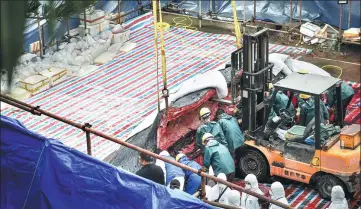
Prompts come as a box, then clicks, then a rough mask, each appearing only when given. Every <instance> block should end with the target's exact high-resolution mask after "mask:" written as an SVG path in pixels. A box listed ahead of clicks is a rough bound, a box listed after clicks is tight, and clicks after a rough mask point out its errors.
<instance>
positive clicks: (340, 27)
mask: <svg viewBox="0 0 361 209" xmlns="http://www.w3.org/2000/svg"><path fill="white" fill-rule="evenodd" d="M342 10H343V4H340V25H339V27H338V41H339V42H338V51H340V50H341V44H342V34H341V32H342V16H343V11H342Z"/></svg>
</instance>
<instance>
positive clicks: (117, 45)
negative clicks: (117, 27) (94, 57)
mask: <svg viewBox="0 0 361 209" xmlns="http://www.w3.org/2000/svg"><path fill="white" fill-rule="evenodd" d="M122 46H123V44H122V43H115V44H113V45H111V46H110V47H109V48H108V50H107V51H108V52H112V53H115V54H117V53H119V49H120V47H122Z"/></svg>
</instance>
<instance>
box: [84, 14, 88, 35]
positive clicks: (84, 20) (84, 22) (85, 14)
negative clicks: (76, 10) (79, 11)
mask: <svg viewBox="0 0 361 209" xmlns="http://www.w3.org/2000/svg"><path fill="white" fill-rule="evenodd" d="M84 30H85V36H86V35H87V34H88V33H87V29H86V9H85V8H84Z"/></svg>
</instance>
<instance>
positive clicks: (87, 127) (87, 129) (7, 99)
mask: <svg viewBox="0 0 361 209" xmlns="http://www.w3.org/2000/svg"><path fill="white" fill-rule="evenodd" d="M0 101H2V102H5V103H7V104H10V105H12V106H14V107H17V108H19V109H22V110H25V111H27V112H30V113H32V114H34V115H38V116H40V115H42V114H43V115H46V116H48V117H50V118H53V119H56V120H58V121H61V122H63V123H66V124H68V125H71V126H74V127H76V128H78V129H81V130H83V131H84V132H85V133H86V142H87V152H88V154H89V155H91V139H90V134H94V135H96V136H99V137H102V138H105V139H107V140H109V141H112V142H114V143H117V144H120V145H123V146H125V147H128V148H130V149H133V150H136V151H138V152H141V153H145V154H147V155H149V156H151V157H153V158H155V159H159V160H162V161H164V162H167V163H170V164H172V165H175V166H177V167H180V168H182V169H185V170H188V171H191V172H193V173H195V174H198V175H199V176H201V177H202V182H203V183H202V186H201V187H202V191H201V199H202V200H203V201H204V202H206V203H208V204H211V205H214V206H217V207H223V208H227V209H228V208H229V209H233V208H236V207H232V206H229V205H224V204H221V203H218V202H212V201H208V200H206V199H205V182H206V181H205V179H206V178H208V179H211V180H213V181H215V182H218V183H221V184H224V185H226V186H228V187H230V188H233V189H236V190H238V191H240V192H244V193H246V194H249V195H252V196H254V197H257V198H258V199H260V200H263V201H266V202H269V203H272V204H274V205H277V206H280V207H282V208H287V209H292V207H290V206H288V205H286V204H283V203H281V202H278V201H276V200H272V199H271V198H268V197H265V196H263V195H260V194H258V193H256V192H253V191H250V190H247V189H245V188H243V187H241V186H238V185H236V184H234V183H230V182H228V181H225V180H222V179H220V178H217V177H215V176H212V175H209V174H207V173H205V172H203V171H201V170H196V169H194V168H191V167H189V166H186V165H184V164H181V163H179V162H177V161H175V160H169V159H168V158H165V157H162V156H160V155H158V154H155V153H153V152H150V151H149V150H146V149H143V148H140V147H138V146H136V145H133V144H131V143H128V142H126V141H122V140H120V139H117V138H115V137H112V136H109V135H106V134H104V133H102V132H99V131H97V130H95V129H93V128H91V124H89V123H85V124H80V123H76V122H74V121H71V120H68V119H66V118H64V117H61V116H58V115H55V114H53V113H50V112H48V111H45V110H42V109H40V106H32V105H29V104H27V103H25V102H22V101H19V100H16V99H13V98H11V97H9V96H7V95H3V94H0Z"/></svg>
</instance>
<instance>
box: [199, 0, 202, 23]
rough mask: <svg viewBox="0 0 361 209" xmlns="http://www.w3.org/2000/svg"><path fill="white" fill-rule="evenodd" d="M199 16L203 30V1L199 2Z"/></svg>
mask: <svg viewBox="0 0 361 209" xmlns="http://www.w3.org/2000/svg"><path fill="white" fill-rule="evenodd" d="M198 15H199V17H198V18H199V28H201V27H202V18H201V17H202V0H199V13H198Z"/></svg>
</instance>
